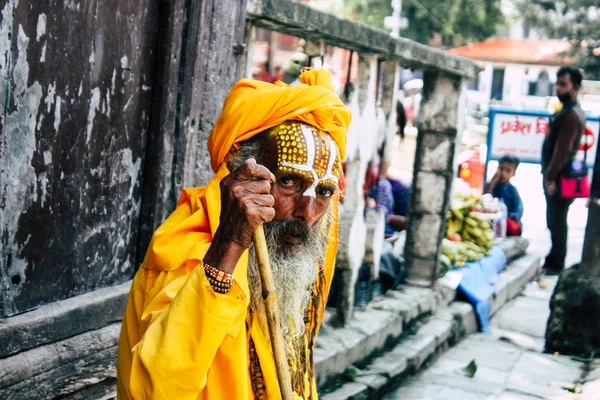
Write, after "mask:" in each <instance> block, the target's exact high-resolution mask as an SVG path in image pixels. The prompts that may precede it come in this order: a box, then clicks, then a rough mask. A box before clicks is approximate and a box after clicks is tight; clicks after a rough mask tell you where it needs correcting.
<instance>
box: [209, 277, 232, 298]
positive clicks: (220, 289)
mask: <svg viewBox="0 0 600 400" xmlns="http://www.w3.org/2000/svg"><path fill="white" fill-rule="evenodd" d="M206 279H207V280H208V283H210V286H211V287H212V288H213V290H214V291H215V292H217V293H223V294H225V293H227V292H229V291H230V290H231V283H225V282H219V281H216V280H214V279H213V278H211V277H209V276H207V277H206Z"/></svg>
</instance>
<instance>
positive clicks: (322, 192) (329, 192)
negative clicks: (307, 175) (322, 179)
mask: <svg viewBox="0 0 600 400" xmlns="http://www.w3.org/2000/svg"><path fill="white" fill-rule="evenodd" d="M317 194H318V195H319V196H323V197H331V196H333V189H331V188H328V187H322V188H318V189H317Z"/></svg>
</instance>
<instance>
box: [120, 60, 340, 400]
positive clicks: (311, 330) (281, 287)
mask: <svg viewBox="0 0 600 400" xmlns="http://www.w3.org/2000/svg"><path fill="white" fill-rule="evenodd" d="M300 79H301V81H302V82H303V83H304V84H302V85H299V86H296V87H288V86H286V85H283V84H279V85H272V84H269V83H263V82H258V81H251V80H241V81H240V82H238V84H236V85H235V86H234V88H233V89H232V91H231V93H230V94H229V96H228V97H227V99H226V100H225V104H224V106H223V110H222V113H221V115H220V117H219V119H218V120H217V122H216V124H215V127H214V129H213V131H212V132H211V135H210V137H209V140H208V151H209V153H210V155H211V165H212V168H213V170H214V171H215V173H216V174H215V176H214V178H213V179H212V180H211V181H210V182H209V183H208V185H207V186H206V187H203V188H191V189H185V190H184V192H183V193H182V195H181V198H180V200H179V203H178V206H177V209H176V210H175V211H174V212H173V214H171V216H170V217H169V218H168V219H167V220H166V221H165V222H164V223H163V224H162V225H161V226H160V227H159V228H158V229H157V231H156V232H155V234H154V236H153V238H152V241H151V243H150V246H149V248H148V251H147V253H146V257H145V259H144V262H143V264H142V266H141V268H140V270H139V271H138V273H137V274H136V276H135V278H134V281H133V284H132V288H131V292H130V296H129V300H128V304H127V310H126V314H125V317H124V320H123V326H122V329H121V338H120V343H119V361H118V373H117V375H118V383H117V387H118V397H119V399H130V398H131V399H167V398H169V399H219V400H221V399H251V398H259V399H262V398H270V399H275V398H279V397H280V394H279V393H280V391H279V383H278V381H277V373H276V370H275V363H274V360H273V356H272V352H271V345H270V342H269V335H268V329H267V323H266V318H265V310H264V306H263V300H262V296H261V284H260V277H259V273H258V267H257V264H256V260H255V255H254V254H253V246H252V234H253V232H254V230H255V229H256V227H257V226H259V225H261V224H263V223H264V224H265V232H266V236H267V242H268V248H269V253H270V259H271V264H272V268H273V277H274V280H275V285H276V294H277V298H278V306H279V312H280V317H281V321H282V330H283V333H284V337H285V341H286V353H287V356H288V360H289V366H290V372H291V376H292V385H293V388H292V389H293V390H294V392H295V393H296V394H297V395H298V396H299V397H300V398H311V399H316V398H317V392H316V382H315V380H314V368H313V356H312V349H313V347H314V343H315V338H316V335H317V332H318V328H319V324H320V322H321V320H322V317H323V311H324V307H325V304H326V298H327V294H328V292H329V286H330V283H331V278H332V275H333V269H334V265H333V264H334V260H335V252H336V249H337V203H338V198H339V191H340V187H339V186H340V185H341V181H340V180H341V178H342V176H341V161H342V160H343V158H344V156H345V146H346V134H347V128H348V125H349V123H350V111H349V109H348V108H347V107H346V106H345V105H344V104H343V103H342V102H341V101H340V100H339V98H337V96H335V95H334V94H333V92H332V89H333V85H332V84H331V75H330V74H329V73H328V72H326V71H308V72H306V73H304V74H302V75H301V77H300ZM230 171H231V172H230Z"/></svg>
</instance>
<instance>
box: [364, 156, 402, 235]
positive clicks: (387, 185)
mask: <svg viewBox="0 0 600 400" xmlns="http://www.w3.org/2000/svg"><path fill="white" fill-rule="evenodd" d="M388 167H389V165H388V164H387V163H383V165H382V168H381V173H380V175H379V180H378V181H377V183H376V184H375V185H374V186H373V188H372V189H371V190H370V191H369V197H370V198H372V199H374V200H375V203H376V205H377V206H378V207H381V208H383V209H384V210H385V215H386V224H385V235H386V238H388V237H390V236H392V235H393V234H394V233H395V232H402V231H403V230H404V228H405V226H406V212H407V209H408V198H409V196H410V186H409V185H407V184H405V183H403V182H402V181H400V180H398V179H393V178H390V177H389V176H387V170H388Z"/></svg>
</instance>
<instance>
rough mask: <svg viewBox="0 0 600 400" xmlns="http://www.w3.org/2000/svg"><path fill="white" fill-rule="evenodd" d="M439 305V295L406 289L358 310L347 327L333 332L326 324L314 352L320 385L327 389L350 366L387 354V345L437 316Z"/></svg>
mask: <svg viewBox="0 0 600 400" xmlns="http://www.w3.org/2000/svg"><path fill="white" fill-rule="evenodd" d="M439 305H440V296H439V295H438V294H437V293H436V292H435V291H433V290H431V289H425V288H415V287H410V286H402V287H401V289H400V290H394V291H390V292H388V293H387V294H386V295H385V296H383V297H381V298H379V299H376V300H374V301H373V302H372V303H370V304H369V305H367V307H365V308H364V309H356V310H355V311H354V315H353V318H352V320H351V321H350V323H349V324H348V326H347V327H344V328H336V329H333V328H330V327H328V326H327V325H326V324H325V325H324V326H323V327H322V329H321V332H320V334H319V337H318V339H317V343H316V347H315V351H314V358H315V373H316V376H317V385H318V386H323V385H326V384H327V383H328V382H331V381H332V380H335V379H337V378H338V377H339V375H340V374H341V373H343V372H344V370H345V369H346V368H347V367H348V366H350V365H352V364H355V363H359V362H362V361H364V360H365V359H366V358H367V357H370V356H372V354H373V353H374V352H376V351H381V350H383V349H384V348H385V346H386V344H387V343H389V342H390V341H394V340H397V339H398V338H399V337H400V336H401V335H402V333H403V332H404V329H405V327H407V326H408V325H409V324H411V323H412V322H413V321H415V320H416V319H417V318H420V317H422V316H425V315H430V314H432V313H434V312H435V311H436V310H437V309H438V307H439ZM330 312H331V311H330V310H326V313H330ZM327 319H328V317H326V320H327Z"/></svg>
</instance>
